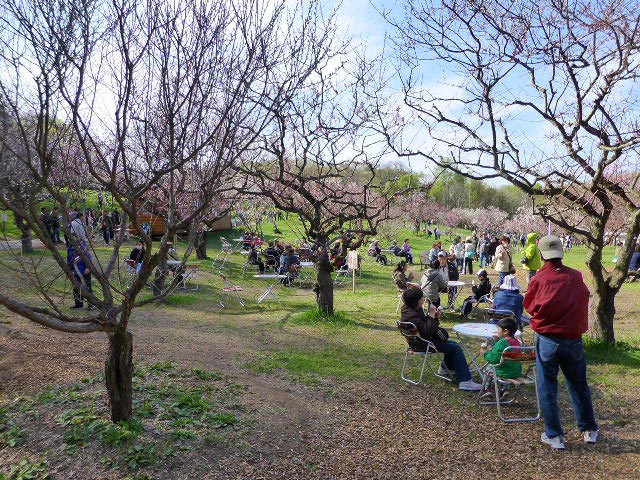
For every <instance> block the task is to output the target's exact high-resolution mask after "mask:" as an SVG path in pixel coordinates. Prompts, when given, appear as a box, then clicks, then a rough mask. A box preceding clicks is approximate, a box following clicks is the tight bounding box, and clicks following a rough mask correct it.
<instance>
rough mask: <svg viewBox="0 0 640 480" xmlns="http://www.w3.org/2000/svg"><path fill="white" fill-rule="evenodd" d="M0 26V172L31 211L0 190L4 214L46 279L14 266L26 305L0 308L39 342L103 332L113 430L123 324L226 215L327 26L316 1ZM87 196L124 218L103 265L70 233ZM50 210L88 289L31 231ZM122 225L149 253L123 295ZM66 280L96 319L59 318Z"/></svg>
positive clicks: (104, 11) (120, 10) (78, 230)
mask: <svg viewBox="0 0 640 480" xmlns="http://www.w3.org/2000/svg"><path fill="white" fill-rule="evenodd" d="M289 8H290V9H289ZM0 16H1V17H2V19H3V30H2V34H1V35H2V42H0V65H1V66H0V69H1V70H2V71H3V74H2V75H0V106H1V110H2V115H1V116H0V120H1V121H2V125H1V127H2V128H0V132H12V134H11V135H2V137H0V142H1V144H0V147H1V148H0V172H5V171H6V170H5V167H6V166H8V165H18V166H19V171H20V172H21V173H24V175H22V176H21V177H20V178H22V179H26V180H28V181H25V182H23V186H24V190H23V192H22V193H21V198H23V199H26V201H24V202H18V201H16V198H18V197H16V195H14V194H13V193H12V191H11V190H10V189H9V188H7V182H6V181H4V179H3V181H2V182H0V204H1V205H2V206H3V207H4V208H6V209H8V210H10V211H11V212H12V213H13V214H14V215H15V216H16V218H18V219H20V221H21V222H23V224H24V226H25V228H29V229H30V230H31V231H33V232H34V234H35V235H36V236H37V237H38V238H39V239H40V240H41V241H42V243H43V244H44V246H45V248H46V249H47V252H48V254H49V256H47V257H44V258H43V261H45V262H48V263H47V268H37V266H34V265H33V264H30V263H29V261H28V259H22V258H20V256H19V255H15V256H14V260H15V262H18V264H20V265H21V267H22V268H23V272H24V274H23V277H22V278H23V279H24V281H26V282H29V284H31V285H36V287H37V295H31V296H29V295H26V294H25V292H24V291H23V290H20V289H18V288H15V289H8V290H7V289H6V288H3V290H2V291H0V305H3V306H4V307H6V308H7V309H8V310H10V311H12V312H14V313H16V314H19V315H22V316H23V317H25V318H27V319H29V320H31V321H33V322H35V323H37V324H39V325H42V326H44V327H47V328H52V329H56V330H60V331H64V332H70V333H90V332H104V333H105V334H106V336H107V338H108V341H109V351H108V355H107V358H106V361H105V383H106V387H107V391H108V394H109V402H110V407H111V418H112V419H113V421H119V420H123V419H127V418H129V416H130V415H131V408H132V395H133V390H132V373H133V358H132V357H133V337H132V334H131V332H130V331H129V329H128V325H129V320H130V318H131V314H132V311H133V310H134V308H136V307H138V306H141V305H144V304H146V303H149V302H153V301H157V300H159V299H162V298H164V297H165V296H166V295H167V294H169V293H170V292H171V291H172V289H173V288H174V287H175V286H176V285H177V283H178V282H179V280H180V279H179V277H175V278H174V279H173V280H171V281H170V282H169V283H170V284H169V285H168V286H167V287H166V288H163V289H162V290H161V291H158V292H156V293H157V294H156V295H153V296H152V297H150V298H145V299H140V298H139V293H140V292H141V290H142V289H143V288H144V286H145V284H146V283H147V281H148V280H149V278H150V277H151V276H152V275H153V274H154V271H156V267H157V266H158V265H159V266H160V267H161V268H162V265H163V264H164V262H165V261H166V257H167V252H168V249H169V247H168V245H167V241H168V240H169V239H172V238H173V236H174V235H175V234H176V232H178V231H181V230H187V231H190V235H189V238H190V242H189V247H188V251H190V249H191V248H192V247H193V238H194V235H193V233H194V230H195V229H197V225H198V224H200V223H201V222H204V221H206V219H207V218H208V217H209V216H210V215H212V214H213V209H214V208H216V209H218V208H220V206H221V205H224V203H225V202H226V201H227V200H226V199H225V193H226V191H227V190H228V188H229V187H230V186H231V185H233V181H231V180H229V175H228V174H229V173H232V172H233V171H232V170H230V166H231V165H233V164H235V163H237V162H238V161H240V159H241V158H242V157H244V156H245V155H247V154H248V153H249V152H253V151H255V148H256V147H257V142H258V140H260V139H261V138H262V135H263V134H264V132H265V131H267V129H268V127H269V126H270V125H271V124H272V122H273V116H272V112H273V111H274V109H275V108H276V107H278V106H279V105H280V104H281V103H282V102H284V101H286V99H289V98H291V97H292V96H293V95H294V94H295V92H296V90H297V89H298V88H299V87H300V85H301V84H304V83H305V82H306V79H307V78H308V77H309V75H311V74H312V73H313V72H314V71H315V70H316V67H317V65H318V64H319V63H321V62H323V61H325V59H326V52H327V48H326V47H327V45H326V44H327V41H328V37H329V36H330V29H329V27H328V24H327V19H325V18H324V17H323V15H322V14H321V11H320V8H319V6H318V5H317V4H316V3H315V2H313V1H312V2H299V4H297V5H296V4H293V5H292V3H291V2H284V1H282V2H277V3H276V4H274V3H273V2H263V1H262V0H258V1H253V2H244V3H242V2H240V3H235V2H227V1H223V2H215V3H212V2H206V1H202V0H185V1H183V2H179V4H177V3H171V2H169V3H167V2H160V1H158V0H150V1H149V2H146V3H138V2H135V1H134V2H124V3H122V2H113V3H109V2H107V3H98V4H94V3H91V2H89V3H87V2H84V1H80V0H64V1H63V0H53V1H52V2H26V3H25V2H20V1H16V0H8V1H7V2H4V3H3V4H2V5H1V6H0ZM16 171H18V170H16ZM88 186H91V187H93V188H99V189H100V190H102V191H104V192H107V193H108V194H109V196H110V197H111V198H113V202H114V204H115V205H117V206H118V207H119V208H120V209H121V210H122V215H123V228H122V229H120V231H119V232H118V234H117V236H116V238H115V239H114V241H113V243H112V248H111V249H110V250H109V252H108V253H106V254H104V253H103V252H100V251H98V250H96V249H94V248H93V244H92V242H91V241H90V239H88V240H89V241H86V240H85V238H84V237H85V235H84V234H83V231H86V230H83V227H82V225H79V224H78V223H76V224H75V228H74V229H73V231H72V229H71V227H70V225H69V224H70V222H71V220H72V218H71V216H70V214H69V212H71V210H72V208H73V207H74V206H75V200H74V197H78V196H84V195H85V194H86V191H84V189H85V188H86V187H88ZM45 196H46V197H48V198H50V199H51V200H52V201H53V202H55V203H56V204H58V205H59V206H60V207H61V209H62V211H63V225H64V227H65V230H66V235H67V238H68V240H69V244H70V246H71V247H73V248H74V250H75V252H76V253H77V254H78V255H80V257H81V258H82V260H83V261H84V263H85V265H86V267H87V270H88V271H89V272H90V273H91V276H92V278H93V287H94V288H93V289H90V288H89V285H88V282H87V281H86V280H81V279H79V278H78V276H77V275H74V274H73V273H74V271H73V262H70V263H67V259H66V258H65V255H64V253H61V252H60V251H59V250H58V248H57V246H56V245H55V244H54V243H53V241H52V239H51V237H50V235H49V234H48V232H47V229H46V228H45V225H44V223H43V222H42V221H41V219H40V216H39V211H38V210H39V209H38V202H40V201H41V199H42V198H44V197H45ZM150 202H153V203H155V204H156V205H161V206H162V208H163V209H164V216H165V220H166V233H165V235H164V236H163V237H162V239H161V241H160V245H159V250H157V251H154V250H153V248H152V239H151V237H150V235H147V234H146V233H145V232H144V230H143V228H142V224H141V220H140V213H141V212H142V211H144V210H145V208H147V207H148V205H149V203H150ZM127 226H130V228H131V229H132V230H133V231H134V232H135V234H136V235H137V236H139V237H140V238H141V239H142V241H143V242H144V243H145V247H146V248H145V256H144V259H143V266H142V269H141V271H140V272H139V273H138V274H137V275H136V276H135V280H134V281H133V282H132V283H131V284H128V283H126V284H125V283H123V282H121V281H120V275H119V271H120V268H121V261H120V260H121V256H120V249H121V247H122V245H123V242H124V239H125V233H126V230H127ZM187 258H188V256H187ZM184 261H186V258H185V259H184ZM83 273H84V272H83ZM64 278H66V279H67V280H68V281H69V282H71V283H72V285H73V286H74V287H75V288H76V289H77V290H78V291H80V292H81V294H82V296H83V297H84V299H85V300H86V301H87V302H88V303H89V304H90V306H91V308H92V309H91V310H88V311H83V312H80V311H79V310H78V311H75V312H74V313H69V312H68V311H66V310H65V308H64V306H63V303H62V302H61V300H60V295H61V294H62V293H61V292H60V291H59V289H58V287H57V285H58V283H59V282H61V281H62V280H63V279H64Z"/></svg>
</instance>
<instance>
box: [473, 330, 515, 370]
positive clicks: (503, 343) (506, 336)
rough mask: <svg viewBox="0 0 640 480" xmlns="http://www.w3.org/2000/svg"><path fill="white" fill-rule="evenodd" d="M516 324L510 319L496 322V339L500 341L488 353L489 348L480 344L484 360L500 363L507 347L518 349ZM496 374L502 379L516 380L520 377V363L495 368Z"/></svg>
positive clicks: (509, 363) (510, 363)
mask: <svg viewBox="0 0 640 480" xmlns="http://www.w3.org/2000/svg"><path fill="white" fill-rule="evenodd" d="M517 330H518V324H517V323H516V322H514V321H513V319H511V318H503V319H501V320H500V321H499V322H498V332H497V334H498V337H499V338H500V340H498V341H497V342H496V344H495V345H494V346H493V349H492V350H491V351H489V347H487V346H485V344H482V347H481V348H480V352H481V353H483V354H484V359H485V360H486V361H487V362H489V363H492V364H494V365H495V364H498V363H500V359H501V358H502V352H503V351H504V350H505V348H507V347H520V346H521V343H520V341H519V340H518V339H517V338H515V334H516V331H517ZM496 374H497V375H498V376H499V377H502V378H517V377H520V376H521V375H522V364H521V363H520V362H506V363H503V364H502V365H500V366H499V367H497V368H496Z"/></svg>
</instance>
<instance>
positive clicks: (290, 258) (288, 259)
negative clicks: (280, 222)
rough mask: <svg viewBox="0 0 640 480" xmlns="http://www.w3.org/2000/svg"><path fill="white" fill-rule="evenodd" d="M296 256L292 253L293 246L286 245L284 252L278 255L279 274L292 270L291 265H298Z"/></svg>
mask: <svg viewBox="0 0 640 480" xmlns="http://www.w3.org/2000/svg"><path fill="white" fill-rule="evenodd" d="M299 264H300V260H299V259H298V256H297V255H296V254H295V253H293V247H292V246H287V248H286V249H285V252H284V253H283V254H282V255H281V256H280V275H286V274H288V273H290V271H291V270H292V266H294V265H299Z"/></svg>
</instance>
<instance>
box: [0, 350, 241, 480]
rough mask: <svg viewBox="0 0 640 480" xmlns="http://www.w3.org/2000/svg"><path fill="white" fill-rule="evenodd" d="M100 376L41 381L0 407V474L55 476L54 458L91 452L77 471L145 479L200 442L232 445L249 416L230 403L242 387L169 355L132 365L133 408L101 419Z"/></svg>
mask: <svg viewBox="0 0 640 480" xmlns="http://www.w3.org/2000/svg"><path fill="white" fill-rule="evenodd" d="M102 381H103V379H102V378H100V376H97V377H94V378H90V379H82V380H80V381H79V382H77V383H73V384H70V385H66V386H60V387H50V388H46V389H44V390H43V391H40V392H39V393H37V394H35V395H31V396H21V397H18V398H16V399H15V400H14V401H13V402H11V403H10V404H8V405H6V406H4V407H2V409H1V410H0V432H1V433H0V448H3V449H5V448H7V449H11V450H12V451H7V450H5V451H4V452H3V453H4V454H5V455H4V457H5V458H7V460H8V461H7V462H6V463H5V464H4V465H3V467H2V469H1V470H0V472H1V471H2V470H6V471H5V472H3V473H0V475H4V477H2V476H0V478H7V479H17V478H23V479H27V478H50V477H53V478H55V477H56V474H55V468H54V465H55V464H57V463H59V462H60V460H61V459H62V461H63V462H64V463H66V464H67V465H68V466H70V467H71V468H73V466H74V464H78V463H83V462H84V461H86V460H87V459H88V458H90V457H91V456H94V457H95V458H96V461H95V462H94V463H93V464H92V465H91V468H90V470H88V471H85V473H84V475H85V477H83V478H98V477H107V478H124V477H125V476H127V475H133V477H132V478H151V477H152V476H155V475H156V473H154V471H157V470H158V469H165V470H166V469H169V470H173V469H179V468H180V465H183V464H184V463H185V462H188V461H189V458H190V457H191V456H193V455H195V454H197V452H198V451H200V450H202V449H206V448H207V447H208V446H211V445H215V446H216V448H217V449H218V450H219V451H221V452H222V451H224V450H225V449H226V448H237V447H238V445H239V444H241V443H242V435H243V434H244V432H245V431H246V430H247V429H248V428H250V423H251V422H250V415H249V414H247V412H245V409H244V407H243V406H242V405H241V404H239V403H237V398H238V394H239V392H241V391H242V390H243V389H244V388H245V387H244V386H243V385H240V384H235V383H233V382H230V381H228V379H225V378H224V377H223V375H220V374H217V373H214V372H210V371H207V370H202V369H181V368H178V367H177V365H175V364H174V363H172V362H169V361H165V362H157V363H153V364H146V365H145V364H141V365H139V366H138V367H137V368H136V370H135V373H134V391H135V397H136V400H135V403H134V408H135V414H134V415H133V416H132V417H131V418H130V419H129V420H123V421H121V422H119V423H117V424H114V423H112V422H111V421H109V419H108V411H107V410H106V405H105V402H104V393H103V392H102V391H101V390H100V388H99V386H100V383H101V382H102ZM45 429H46V434H45ZM225 445H226V446H225ZM34 454H35V455H34ZM21 457H26V458H23V459H22V460H20V461H19V462H16V463H15V464H12V462H11V460H17V459H20V458H21ZM29 475H31V476H29Z"/></svg>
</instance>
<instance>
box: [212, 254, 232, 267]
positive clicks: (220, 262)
mask: <svg viewBox="0 0 640 480" xmlns="http://www.w3.org/2000/svg"><path fill="white" fill-rule="evenodd" d="M229 255H231V253H229V252H228V251H225V250H220V253H218V255H216V257H215V258H214V259H213V261H212V262H211V269H212V270H213V271H214V272H215V271H216V270H218V272H221V271H222V270H224V267H225V265H226V264H227V262H228V261H229Z"/></svg>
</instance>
